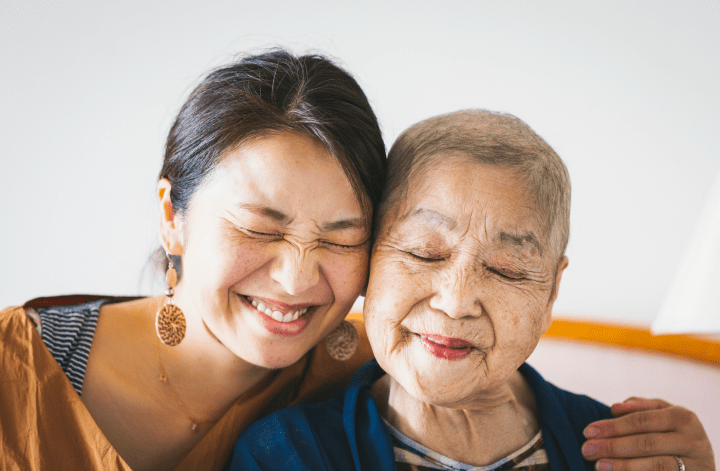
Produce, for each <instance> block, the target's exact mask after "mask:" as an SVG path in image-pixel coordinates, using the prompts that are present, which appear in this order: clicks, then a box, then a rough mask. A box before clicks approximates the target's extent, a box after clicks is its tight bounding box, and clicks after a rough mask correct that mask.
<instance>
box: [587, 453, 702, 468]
mask: <svg viewBox="0 0 720 471" xmlns="http://www.w3.org/2000/svg"><path fill="white" fill-rule="evenodd" d="M683 461H684V462H685V468H686V469H690V468H688V461H687V459H685V458H683ZM595 469H597V470H598V471H678V469H679V466H678V464H677V461H676V460H675V458H674V457H672V456H653V457H651V458H638V459H635V460H600V461H598V462H597V463H595ZM692 469H695V468H692Z"/></svg>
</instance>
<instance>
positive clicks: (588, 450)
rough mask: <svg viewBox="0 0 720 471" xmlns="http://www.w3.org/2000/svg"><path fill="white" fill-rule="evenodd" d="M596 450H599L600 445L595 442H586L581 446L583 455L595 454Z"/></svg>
mask: <svg viewBox="0 0 720 471" xmlns="http://www.w3.org/2000/svg"><path fill="white" fill-rule="evenodd" d="M598 450H600V447H599V446H597V444H595V443H586V444H584V445H583V447H582V452H583V455H585V456H595V455H596V454H597V452H598Z"/></svg>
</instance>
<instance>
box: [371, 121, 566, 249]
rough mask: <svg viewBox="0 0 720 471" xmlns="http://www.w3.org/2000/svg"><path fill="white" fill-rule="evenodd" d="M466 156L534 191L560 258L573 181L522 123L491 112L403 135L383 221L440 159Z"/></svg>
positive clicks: (392, 163)
mask: <svg viewBox="0 0 720 471" xmlns="http://www.w3.org/2000/svg"><path fill="white" fill-rule="evenodd" d="M453 153H458V154H465V155H468V156H471V157H473V158H474V159H475V160H476V161H477V162H478V163H483V164H489V165H497V166H500V167H507V168H511V169H513V170H514V171H516V172H517V174H518V175H519V177H520V178H521V179H523V180H524V181H525V182H526V184H527V185H528V189H531V190H533V191H534V194H535V198H536V202H537V207H538V209H539V210H540V211H541V214H543V215H544V216H546V217H547V228H548V234H547V235H548V240H549V243H550V246H551V248H552V250H553V251H554V252H555V253H556V254H557V256H558V258H560V257H562V256H563V255H564V254H565V249H566V248H567V243H568V238H569V236H570V177H569V175H568V171H567V168H566V167H565V164H564V163H563V161H562V159H561V158H560V157H559V156H558V155H557V153H556V152H555V151H554V150H553V149H552V147H550V146H549V145H548V143H547V142H545V141H544V140H543V138H541V137H540V136H538V135H537V134H536V133H535V131H533V130H532V129H531V128H530V126H528V125H527V124H525V123H524V122H523V121H522V120H520V119H519V118H517V117H515V116H513V115H511V114H506V113H498V112H493V111H488V110H462V111H456V112H454V113H449V114H445V115H441V116H436V117H433V118H430V119H426V120H424V121H421V122H419V123H417V124H415V125H413V126H411V127H410V128H408V129H407V130H406V131H405V132H403V133H402V134H401V135H400V137H398V139H397V140H396V141H395V144H394V145H393V147H392V149H390V154H389V155H388V173H387V180H386V184H385V189H384V192H383V196H382V199H381V202H380V208H379V211H378V212H377V215H376V216H377V218H376V227H378V226H379V224H377V223H379V222H380V218H382V217H383V215H384V214H385V213H386V212H387V211H388V210H389V209H391V208H393V207H394V206H395V204H397V203H399V202H400V201H402V199H403V198H404V197H405V194H406V192H407V189H408V185H409V182H410V180H411V179H413V178H414V177H415V176H416V175H418V174H421V173H422V172H423V170H424V169H425V168H426V167H427V165H428V164H429V163H431V162H433V161H435V160H436V159H435V157H437V156H439V155H440V154H445V155H447V154H453Z"/></svg>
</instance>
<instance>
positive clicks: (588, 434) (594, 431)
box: [583, 427, 600, 438]
mask: <svg viewBox="0 0 720 471" xmlns="http://www.w3.org/2000/svg"><path fill="white" fill-rule="evenodd" d="M583 435H585V438H593V437H597V436H598V435H600V429H599V428H597V427H587V428H586V429H585V431H584V432H583Z"/></svg>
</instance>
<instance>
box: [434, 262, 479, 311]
mask: <svg viewBox="0 0 720 471" xmlns="http://www.w3.org/2000/svg"><path fill="white" fill-rule="evenodd" d="M436 286H437V287H436V289H435V290H434V293H433V295H432V297H431V298H430V307H431V308H433V309H437V310H438V311H442V312H444V313H445V314H446V315H447V316H449V317H452V318H453V319H461V318H463V317H479V316H480V315H482V313H483V305H482V301H481V299H480V294H481V287H480V282H479V276H478V274H477V273H475V270H474V269H473V268H472V267H455V268H454V269H449V270H447V272H445V273H443V274H442V276H441V277H440V279H439V280H438V282H437V285H436Z"/></svg>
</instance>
